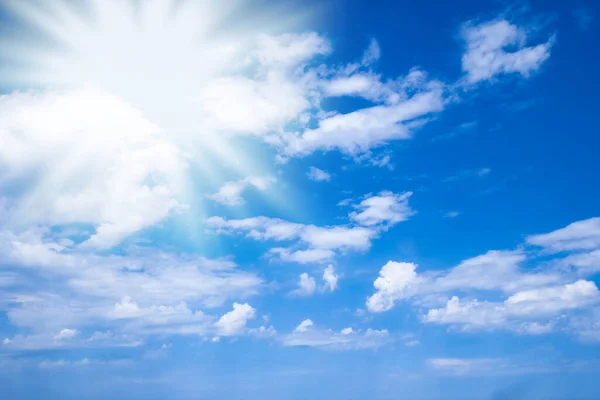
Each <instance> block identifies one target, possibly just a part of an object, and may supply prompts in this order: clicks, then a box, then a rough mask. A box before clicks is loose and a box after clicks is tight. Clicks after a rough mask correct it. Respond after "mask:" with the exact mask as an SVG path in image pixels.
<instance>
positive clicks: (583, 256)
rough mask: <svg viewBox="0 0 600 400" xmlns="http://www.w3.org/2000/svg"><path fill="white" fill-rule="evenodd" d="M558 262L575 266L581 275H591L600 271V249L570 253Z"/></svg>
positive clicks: (567, 265)
mask: <svg viewBox="0 0 600 400" xmlns="http://www.w3.org/2000/svg"><path fill="white" fill-rule="evenodd" d="M558 263H559V264H560V265H563V266H566V267H575V268H576V269H577V271H578V273H580V274H582V275H592V274H594V273H596V272H598V271H600V249H598V250H593V251H590V252H585V253H577V254H571V255H569V256H567V257H565V258H563V259H562V260H560V261H559V262H558Z"/></svg>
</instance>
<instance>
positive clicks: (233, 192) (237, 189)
mask: <svg viewBox="0 0 600 400" xmlns="http://www.w3.org/2000/svg"><path fill="white" fill-rule="evenodd" d="M274 182H276V179H275V178H273V177H260V176H253V177H248V178H244V179H240V180H238V181H230V182H225V183H224V184H223V186H221V187H220V188H219V190H218V191H217V193H215V194H212V195H209V196H207V197H209V198H211V199H213V200H214V201H216V202H218V203H223V204H226V205H229V206H238V205H241V204H244V203H245V200H244V199H243V198H242V192H243V191H244V190H246V189H247V188H248V187H254V188H256V189H258V190H265V189H267V188H268V187H269V186H270V185H271V184H273V183H274Z"/></svg>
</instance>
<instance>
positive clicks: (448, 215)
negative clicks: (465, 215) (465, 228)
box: [444, 211, 460, 218]
mask: <svg viewBox="0 0 600 400" xmlns="http://www.w3.org/2000/svg"><path fill="white" fill-rule="evenodd" d="M459 215H460V212H458V211H448V212H447V213H446V214H444V218H456V217H458V216H459Z"/></svg>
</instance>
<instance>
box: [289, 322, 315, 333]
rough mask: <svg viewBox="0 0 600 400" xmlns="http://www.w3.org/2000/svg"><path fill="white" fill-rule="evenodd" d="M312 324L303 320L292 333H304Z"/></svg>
mask: <svg viewBox="0 0 600 400" xmlns="http://www.w3.org/2000/svg"><path fill="white" fill-rule="evenodd" d="M313 325H314V324H313V322H312V321H311V320H310V319H305V320H304V321H302V322H300V324H299V325H298V326H297V327H296V328H295V329H294V332H306V331H307V330H308V328H310V327H311V326H313Z"/></svg>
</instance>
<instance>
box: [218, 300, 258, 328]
mask: <svg viewBox="0 0 600 400" xmlns="http://www.w3.org/2000/svg"><path fill="white" fill-rule="evenodd" d="M255 315H256V310H255V309H254V308H252V307H251V306H250V305H249V304H248V303H244V304H239V303H233V310H232V311H229V312H228V313H226V314H224V315H223V316H222V317H221V319H219V320H218V321H217V322H216V323H215V326H216V327H217V328H218V329H219V333H220V334H221V335H223V336H233V335H237V334H239V333H241V332H242V331H243V330H244V329H245V327H246V323H247V322H248V321H249V320H251V319H253V318H254V317H255Z"/></svg>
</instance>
